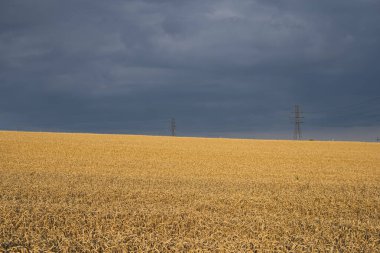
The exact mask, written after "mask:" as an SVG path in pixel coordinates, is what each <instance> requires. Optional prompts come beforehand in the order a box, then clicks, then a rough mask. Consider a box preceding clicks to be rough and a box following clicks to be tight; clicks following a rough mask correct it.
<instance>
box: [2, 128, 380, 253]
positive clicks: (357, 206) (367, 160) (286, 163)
mask: <svg viewBox="0 0 380 253" xmlns="http://www.w3.org/2000/svg"><path fill="white" fill-rule="evenodd" d="M4 251H7V252H28V251H33V252H40V251H44V252H46V251H53V252H57V251H60V252H93V251H97V252H167V251H170V252H171V251H177V252H184V251H189V252H193V251H198V252H215V251H217V252H284V251H285V252H287V251H288V252H289V251H290V252H326V251H327V252H380V144H379V143H359V142H317V141H269V140H268V141H265V140H237V139H206V138H182V137H154V136H150V137H149V136H132V135H105V134H104V135H102V134H65V133H31V132H29V133H28V132H6V131H4V132H0V252H4Z"/></svg>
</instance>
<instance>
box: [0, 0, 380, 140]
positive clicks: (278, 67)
mask: <svg viewBox="0 0 380 253" xmlns="http://www.w3.org/2000/svg"><path fill="white" fill-rule="evenodd" d="M379 13H380V1H378V0H333V1H332V0H318V1H315V0H286V1H283V0H249V1H248V0H230V1H225V0H193V1H181V0H139V1H128V0H127V1H125V0H124V1H122V0H107V1H104V0H65V1H61V0H33V1H29V0H1V1H0V129H6V130H29V131H64V132H99V133H127V134H150V135H168V134H170V128H169V125H170V119H171V118H172V117H174V118H175V119H176V123H177V135H181V136H208V137H232V138H261V139H262V138H264V139H291V138H293V129H294V123H293V121H294V120H293V118H292V117H293V116H294V114H292V111H293V110H294V109H293V108H294V105H295V104H298V105H300V107H301V110H302V112H303V114H302V116H303V117H304V118H303V124H302V134H303V138H304V139H321V140H331V139H334V140H361V141H375V140H376V138H377V137H378V136H379V137H380V64H379V57H380V15H379Z"/></svg>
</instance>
